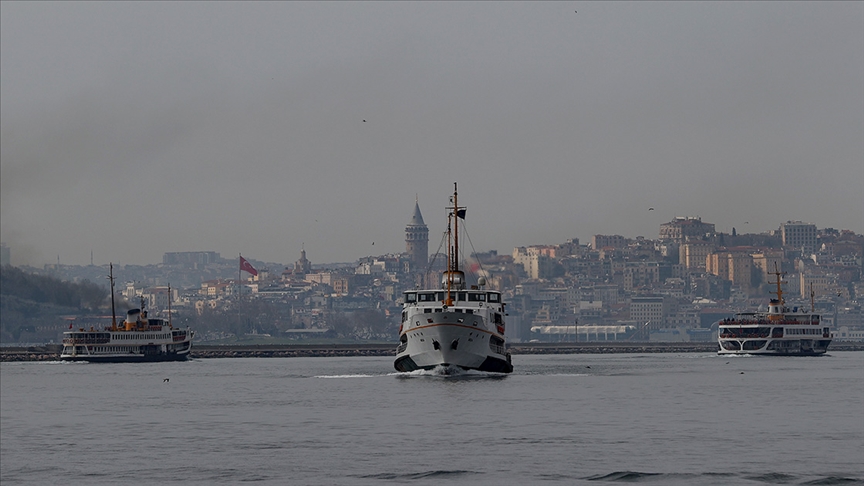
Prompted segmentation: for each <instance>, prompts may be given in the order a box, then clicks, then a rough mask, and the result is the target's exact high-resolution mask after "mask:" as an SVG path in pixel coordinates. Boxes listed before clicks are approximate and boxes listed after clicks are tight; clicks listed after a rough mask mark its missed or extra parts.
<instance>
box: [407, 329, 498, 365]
mask: <svg viewBox="0 0 864 486" xmlns="http://www.w3.org/2000/svg"><path fill="white" fill-rule="evenodd" d="M407 334H408V340H407V346H405V347H404V350H402V351H401V352H399V353H397V355H396V361H395V362H394V363H393V366H394V368H396V370H397V371H415V370H420V369H423V370H431V369H434V368H437V367H442V368H444V369H447V368H453V369H457V368H458V369H462V370H477V371H488V372H494V373H510V372H512V371H513V365H512V364H511V363H510V357H509V355H507V354H506V353H505V352H504V350H503V347H499V349H497V351H498V352H495V351H493V349H492V347H490V344H489V341H490V338H491V337H492V333H490V332H488V331H485V330H480V329H478V328H476V327H472V326H467V325H464V324H458V323H446V322H444V323H438V324H434V325H427V326H420V327H416V328H414V329H411V330H410V331H409V332H407Z"/></svg>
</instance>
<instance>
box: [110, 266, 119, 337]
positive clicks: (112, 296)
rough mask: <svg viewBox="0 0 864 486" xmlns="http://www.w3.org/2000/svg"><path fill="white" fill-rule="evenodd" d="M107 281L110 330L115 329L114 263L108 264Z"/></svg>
mask: <svg viewBox="0 0 864 486" xmlns="http://www.w3.org/2000/svg"><path fill="white" fill-rule="evenodd" d="M108 281H109V282H110V283H111V284H110V287H111V330H112V331H116V330H117V311H116V310H115V309H114V264H113V263H109V264H108Z"/></svg>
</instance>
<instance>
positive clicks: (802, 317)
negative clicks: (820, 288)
mask: <svg viewBox="0 0 864 486" xmlns="http://www.w3.org/2000/svg"><path fill="white" fill-rule="evenodd" d="M773 275H775V276H776V278H777V280H776V284H777V291H776V292H774V293H776V294H777V298H776V299H771V301H770V302H769V304H768V312H742V313H738V314H735V317H734V318H730V319H725V320H723V321H720V323H719V326H718V330H717V340H718V343H719V351H718V353H719V354H762V355H787V356H788V355H793V356H814V355H820V354H825V352H827V351H828V345H829V344H831V338H832V335H831V329H830V327H829V326H826V325H825V324H824V323H823V322H822V321H821V316H820V315H819V314H817V313H816V312H815V309H814V307H815V306H814V303H813V292H812V291H811V292H810V311H809V312H808V311H806V310H805V309H797V308H793V309H790V308H788V307H786V301H785V300H784V299H783V289H782V287H781V284H782V283H784V282H781V281H780V276H781V275H783V273H781V272H779V271H776V269H775V272H774V273H773Z"/></svg>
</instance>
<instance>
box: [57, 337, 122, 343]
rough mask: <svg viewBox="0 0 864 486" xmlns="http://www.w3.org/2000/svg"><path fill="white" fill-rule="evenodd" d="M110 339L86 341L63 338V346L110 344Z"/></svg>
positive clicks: (83, 339)
mask: <svg viewBox="0 0 864 486" xmlns="http://www.w3.org/2000/svg"><path fill="white" fill-rule="evenodd" d="M109 341H111V339H110V338H98V339H85V338H63V344H108V342H109Z"/></svg>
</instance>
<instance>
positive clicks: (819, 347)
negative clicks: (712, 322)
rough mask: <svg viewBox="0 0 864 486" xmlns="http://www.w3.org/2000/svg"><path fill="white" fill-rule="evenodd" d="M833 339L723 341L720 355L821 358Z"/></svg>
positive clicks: (720, 343)
mask: <svg viewBox="0 0 864 486" xmlns="http://www.w3.org/2000/svg"><path fill="white" fill-rule="evenodd" d="M829 344H831V339H759V340H747V339H744V340H739V339H721V340H720V341H719V348H718V351H717V353H718V354H725V355H728V354H754V355H763V356H820V355H823V354H825V353H826V352H828V345H829Z"/></svg>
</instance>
